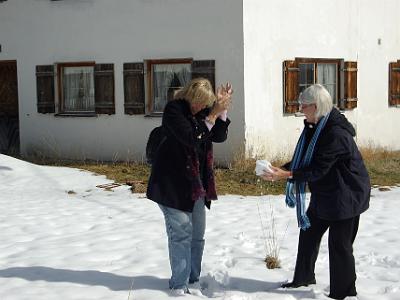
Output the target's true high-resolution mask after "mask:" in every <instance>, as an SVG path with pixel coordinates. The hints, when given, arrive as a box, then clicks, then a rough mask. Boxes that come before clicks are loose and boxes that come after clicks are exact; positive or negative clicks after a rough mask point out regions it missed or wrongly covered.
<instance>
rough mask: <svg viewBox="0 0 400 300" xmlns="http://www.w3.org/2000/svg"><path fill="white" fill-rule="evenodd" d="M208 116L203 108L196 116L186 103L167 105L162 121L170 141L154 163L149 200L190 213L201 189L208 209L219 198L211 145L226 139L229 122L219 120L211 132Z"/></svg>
mask: <svg viewBox="0 0 400 300" xmlns="http://www.w3.org/2000/svg"><path fill="white" fill-rule="evenodd" d="M208 113H209V109H204V110H202V111H200V112H199V113H197V114H196V115H195V116H193V115H192V113H191V110H190V104H189V103H188V102H187V101H185V100H181V99H179V100H173V101H170V102H168V104H167V105H166V107H165V109H164V113H163V120H162V126H163V128H164V130H165V133H166V135H167V139H166V140H165V142H163V143H162V144H161V146H160V148H159V150H158V152H157V155H156V158H155V161H154V163H153V164H152V168H151V175H150V178H149V183H148V188H147V198H149V199H150V200H153V201H155V202H157V203H159V204H162V205H165V206H168V207H172V208H176V209H179V210H183V211H188V212H191V211H192V210H193V206H194V200H195V199H193V198H194V197H196V195H199V193H201V191H200V189H204V190H205V199H206V205H207V207H208V208H209V207H210V201H211V200H214V199H216V198H217V197H216V192H215V180H214V171H213V168H212V165H213V155H212V154H213V153H212V143H213V142H215V143H222V142H224V141H225V140H226V138H227V134H228V126H229V123H230V120H229V119H227V120H226V121H222V120H221V119H220V118H217V120H216V122H215V125H214V126H213V128H212V129H211V131H209V130H208V128H207V126H206V124H205V122H204V118H205V117H206V116H207V115H208ZM200 166H201V167H200ZM199 178H200V181H196V180H197V179H199ZM198 182H199V185H200V186H199V185H198V184H197V183H198Z"/></svg>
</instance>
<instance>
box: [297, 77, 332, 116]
mask: <svg viewBox="0 0 400 300" xmlns="http://www.w3.org/2000/svg"><path fill="white" fill-rule="evenodd" d="M299 103H300V105H301V104H315V106H316V107H317V109H316V110H315V119H316V120H317V121H318V120H319V119H321V118H322V117H323V116H326V115H327V114H328V113H329V112H330V111H331V110H332V108H333V102H332V97H331V95H330V94H329V92H328V91H327V89H326V88H325V87H324V86H322V85H321V84H313V85H312V86H309V87H308V88H306V89H305V90H304V91H303V92H302V93H301V94H300V96H299Z"/></svg>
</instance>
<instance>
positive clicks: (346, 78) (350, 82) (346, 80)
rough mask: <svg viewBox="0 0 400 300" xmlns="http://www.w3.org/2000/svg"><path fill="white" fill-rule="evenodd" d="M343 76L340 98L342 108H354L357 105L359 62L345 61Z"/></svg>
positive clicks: (342, 70) (342, 69)
mask: <svg viewBox="0 0 400 300" xmlns="http://www.w3.org/2000/svg"><path fill="white" fill-rule="evenodd" d="M340 71H341V72H342V74H341V75H342V76H341V78H343V84H342V87H343V90H342V93H341V94H342V95H343V97H341V99H339V108H340V109H354V108H356V107H357V101H358V99H357V62H356V61H345V62H344V63H343V68H341V70H340Z"/></svg>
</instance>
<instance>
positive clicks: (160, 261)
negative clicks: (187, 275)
mask: <svg viewBox="0 0 400 300" xmlns="http://www.w3.org/2000/svg"><path fill="white" fill-rule="evenodd" d="M109 182H111V181H109V180H107V179H106V178H105V177H104V176H95V175H94V174H92V173H90V172H87V171H82V170H77V169H71V168H60V167H43V166H37V165H33V164H30V163H27V162H24V161H21V160H17V159H15V158H11V157H8V156H4V155H0V208H1V214H0V299H1V300H11V299H12V300H27V299H29V300H37V299H46V300H47V299H50V300H52V299H57V300H71V299H76V300H78V299H79V300H86V299H96V300H100V299H104V300H114V299H115V300H117V299H118V300H121V299H136V300H144V299H150V300H162V299H168V298H170V296H169V293H168V292H169V291H168V289H167V287H168V278H169V276H170V269H169V262H168V252H167V240H166V235H165V229H164V221H163V218H162V214H161V212H160V211H159V208H158V207H157V205H156V204H154V203H153V202H151V201H149V200H147V199H146V198H145V197H144V195H141V194H132V193H131V192H130V190H129V187H128V186H120V187H117V188H114V189H112V190H109V191H107V190H105V189H102V188H98V187H96V185H99V184H105V183H109ZM372 195H373V197H372V198H371V207H370V209H369V210H368V211H367V212H366V213H365V214H363V215H362V217H361V223H360V228H359V233H358V237H357V239H356V242H355V245H354V248H355V258H356V268H357V274H358V279H357V288H358V292H359V295H358V299H360V300H377V299H379V300H389V299H390V300H398V299H400V251H399V247H400V234H399V232H400V230H399V229H400V228H399V224H400V222H399V216H400V204H399V201H400V188H393V189H392V190H391V191H386V192H380V191H378V190H376V189H374V190H373V192H372ZM272 219H273V220H274V223H275V227H276V240H277V242H278V244H279V246H280V254H279V256H280V259H281V265H282V268H280V269H273V270H269V269H267V268H266V267H265V264H264V262H263V259H264V257H265V254H266V250H265V249H266V240H267V238H268V237H269V236H270V234H271V230H270V228H271V220H272ZM297 234H298V229H297V226H296V219H295V211H294V210H293V209H290V208H287V207H285V204H284V198H283V196H268V195H263V196H259V197H243V196H237V195H229V196H220V198H219V200H218V201H216V202H214V203H213V207H212V209H211V211H208V220H207V231H206V248H205V255H204V259H203V271H202V277H201V279H200V281H201V285H202V286H203V288H204V289H203V291H202V292H203V295H187V296H184V298H185V299H205V298H214V299H221V300H222V299H224V300H228V299H229V300H252V299H271V300H274V299H284V300H292V299H329V298H328V297H327V296H326V294H327V293H329V274H328V273H329V271H328V252H327V239H326V237H325V238H324V240H323V243H322V245H321V250H320V255H319V258H318V261H317V266H316V277H317V284H316V285H312V286H309V287H303V288H299V289H293V290H284V289H281V288H279V285H280V284H281V283H282V282H284V281H286V280H290V279H291V278H292V274H293V268H294V263H295V258H296V250H297Z"/></svg>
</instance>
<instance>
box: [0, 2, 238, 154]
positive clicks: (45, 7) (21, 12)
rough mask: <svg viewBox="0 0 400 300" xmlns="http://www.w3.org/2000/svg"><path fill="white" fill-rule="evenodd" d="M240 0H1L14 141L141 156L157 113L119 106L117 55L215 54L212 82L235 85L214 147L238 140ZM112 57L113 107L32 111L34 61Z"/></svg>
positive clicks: (229, 146) (226, 147)
mask: <svg viewBox="0 0 400 300" xmlns="http://www.w3.org/2000/svg"><path fill="white" fill-rule="evenodd" d="M242 18H243V6H242V0H218V1H213V0H201V1H198V0H118V1H110V0H64V1H56V2H52V1H50V0H35V1H26V0H12V1H7V2H4V3H1V4H0V44H1V45H2V52H1V53H0V60H17V66H18V89H19V110H20V136H21V150H22V152H23V153H24V154H26V153H27V152H29V151H32V150H36V151H37V150H39V151H42V150H43V151H44V152H48V153H50V154H51V155H57V156H60V157H69V158H91V159H101V160H112V159H118V160H124V159H127V158H129V159H132V158H136V159H137V158H140V157H141V156H142V154H143V153H144V148H145V143H146V141H147V136H148V133H149V132H150V130H151V129H152V128H153V127H155V126H157V125H158V124H160V122H161V118H145V117H144V116H129V115H124V103H123V102H124V95H123V73H122V67H123V63H124V62H140V61H143V60H144V59H158V58H187V57H192V58H194V59H198V60H200V59H215V61H216V83H217V84H221V83H223V82H225V81H227V80H229V81H231V82H232V84H233V85H234V88H235V97H234V101H235V103H234V108H233V109H232V111H231V112H230V114H229V116H230V118H231V119H232V124H231V126H230V136H229V139H228V141H227V142H226V143H224V144H222V145H217V146H216V147H215V148H216V151H215V152H216V157H217V159H219V160H220V161H224V160H226V159H230V158H231V156H232V153H233V151H235V149H237V148H238V147H239V146H240V145H241V144H242V143H243V141H244V125H243V124H244V115H243V111H244V106H243V105H244V102H243V99H244V95H243V91H244V88H243V82H244V81H243V63H244V60H243V51H244V50H243V27H242V23H243V22H242ZM69 61H71V62H72V61H73V62H76V61H96V63H114V70H115V99H116V114H115V115H111V116H107V115H100V116H98V117H95V118H84V117H68V118H67V117H55V116H54V115H52V114H47V115H43V114H38V113H37V108H36V77H35V66H36V65H43V64H53V63H55V62H69Z"/></svg>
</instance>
